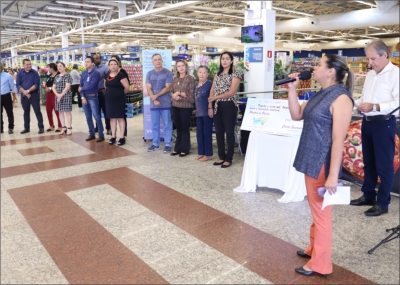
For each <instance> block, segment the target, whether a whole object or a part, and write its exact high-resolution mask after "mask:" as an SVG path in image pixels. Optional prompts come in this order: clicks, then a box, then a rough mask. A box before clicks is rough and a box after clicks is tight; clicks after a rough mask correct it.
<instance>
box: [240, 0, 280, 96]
mask: <svg viewBox="0 0 400 285" xmlns="http://www.w3.org/2000/svg"><path fill="white" fill-rule="evenodd" d="M275 19H276V13H275V11H274V10H272V6H271V2H270V1H247V9H246V12H245V26H244V27H242V42H244V48H245V49H244V54H245V61H246V62H248V63H249V71H248V72H246V73H245V77H244V79H245V81H246V82H247V84H246V91H247V92H259V91H270V90H273V89H274V53H275ZM249 97H263V98H271V99H272V98H273V93H259V94H251V95H249Z"/></svg>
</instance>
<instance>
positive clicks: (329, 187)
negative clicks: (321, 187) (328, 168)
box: [325, 175, 338, 195]
mask: <svg viewBox="0 0 400 285" xmlns="http://www.w3.org/2000/svg"><path fill="white" fill-rule="evenodd" d="M337 186H338V179H337V177H332V176H331V175H329V176H328V178H327V179H326V182H325V189H326V191H328V192H329V194H330V195H333V194H335V193H336V188H337Z"/></svg>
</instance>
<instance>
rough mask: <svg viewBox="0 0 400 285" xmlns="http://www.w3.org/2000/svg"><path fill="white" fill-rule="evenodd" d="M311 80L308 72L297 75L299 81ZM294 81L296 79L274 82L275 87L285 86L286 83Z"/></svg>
mask: <svg viewBox="0 0 400 285" xmlns="http://www.w3.org/2000/svg"><path fill="white" fill-rule="evenodd" d="M310 78H311V72H310V71H309V70H306V71H303V72H302V73H300V74H299V79H301V80H308V79H310ZM294 81H296V78H290V77H288V78H285V79H282V80H279V81H276V82H275V84H276V85H282V84H286V83H290V82H294Z"/></svg>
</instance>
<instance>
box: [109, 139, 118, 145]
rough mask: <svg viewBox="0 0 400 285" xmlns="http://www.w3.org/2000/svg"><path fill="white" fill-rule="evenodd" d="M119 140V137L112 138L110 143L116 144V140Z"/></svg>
mask: <svg viewBox="0 0 400 285" xmlns="http://www.w3.org/2000/svg"><path fill="white" fill-rule="evenodd" d="M116 140H117V138H111V139H110V140H109V141H108V143H109V144H115V141H116Z"/></svg>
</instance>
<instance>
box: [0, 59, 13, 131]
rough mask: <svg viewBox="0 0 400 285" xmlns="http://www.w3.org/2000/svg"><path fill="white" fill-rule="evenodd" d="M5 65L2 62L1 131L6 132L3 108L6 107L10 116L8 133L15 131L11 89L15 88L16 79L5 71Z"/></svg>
mask: <svg viewBox="0 0 400 285" xmlns="http://www.w3.org/2000/svg"><path fill="white" fill-rule="evenodd" d="M3 71H5V70H3V65H2V64H1V63H0V72H1V100H0V105H1V133H3V132H4V129H3V125H4V121H3V108H4V109H6V113H7V117H8V133H9V134H12V133H14V112H13V105H12V104H13V102H12V96H11V91H12V90H13V88H14V79H13V77H12V76H11V75H10V74H9V73H7V72H3Z"/></svg>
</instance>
